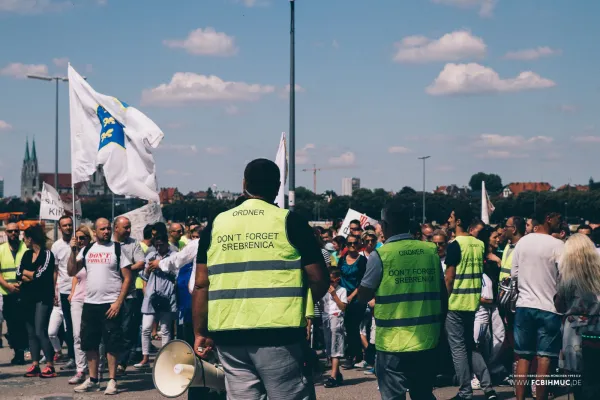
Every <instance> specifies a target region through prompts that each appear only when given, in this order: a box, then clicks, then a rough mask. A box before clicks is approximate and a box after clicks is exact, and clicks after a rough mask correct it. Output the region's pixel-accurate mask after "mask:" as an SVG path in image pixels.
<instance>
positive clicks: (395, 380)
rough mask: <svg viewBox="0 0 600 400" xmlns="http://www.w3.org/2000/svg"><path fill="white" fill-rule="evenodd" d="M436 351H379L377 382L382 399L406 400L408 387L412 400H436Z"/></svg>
mask: <svg viewBox="0 0 600 400" xmlns="http://www.w3.org/2000/svg"><path fill="white" fill-rule="evenodd" d="M436 355H437V352H436V351H435V349H433V350H425V351H414V352H406V353H386V352H382V351H378V352H377V365H376V367H375V369H376V371H377V382H378V383H379V392H380V394H381V399H382V400H406V392H407V389H409V388H410V398H411V399H413V400H435V396H434V395H433V384H434V381H435V369H434V368H432V365H434V364H435V362H436Z"/></svg>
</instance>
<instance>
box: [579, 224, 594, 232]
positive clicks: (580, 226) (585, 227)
mask: <svg viewBox="0 0 600 400" xmlns="http://www.w3.org/2000/svg"><path fill="white" fill-rule="evenodd" d="M583 229H589V230H590V232H591V231H592V227H591V226H589V225H587V224H581V225H579V226H578V227H577V232H579V231H580V230H583Z"/></svg>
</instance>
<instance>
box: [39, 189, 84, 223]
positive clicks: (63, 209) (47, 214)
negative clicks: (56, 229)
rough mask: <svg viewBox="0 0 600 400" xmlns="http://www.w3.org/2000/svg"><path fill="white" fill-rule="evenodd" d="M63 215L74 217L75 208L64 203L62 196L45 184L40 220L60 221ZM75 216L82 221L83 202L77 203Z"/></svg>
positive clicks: (41, 200)
mask: <svg viewBox="0 0 600 400" xmlns="http://www.w3.org/2000/svg"><path fill="white" fill-rule="evenodd" d="M63 215H73V206H72V205H71V204H68V203H64V202H63V201H62V199H61V198H60V195H59V194H58V192H57V191H56V189H54V188H53V187H52V186H50V185H48V184H47V183H46V182H44V184H43V186H42V195H41V197H40V219H46V220H51V221H58V220H59V219H60V217H62V216H63ZM75 216H76V219H77V221H80V220H81V202H80V201H79V200H77V201H76V202H75Z"/></svg>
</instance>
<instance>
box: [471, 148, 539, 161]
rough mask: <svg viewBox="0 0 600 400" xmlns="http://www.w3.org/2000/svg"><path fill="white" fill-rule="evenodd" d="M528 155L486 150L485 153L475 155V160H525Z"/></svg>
mask: <svg viewBox="0 0 600 400" xmlns="http://www.w3.org/2000/svg"><path fill="white" fill-rule="evenodd" d="M527 157H529V155H528V154H521V153H515V152H512V151H508V150H487V151H486V152H485V153H480V154H477V158H497V159H507V158H527Z"/></svg>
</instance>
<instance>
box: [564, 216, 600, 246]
mask: <svg viewBox="0 0 600 400" xmlns="http://www.w3.org/2000/svg"><path fill="white" fill-rule="evenodd" d="M597 229H598V228H596V229H594V230H593V231H592V237H593V235H594V232H595V231H596V230H597ZM560 230H561V231H564V232H565V239H568V238H569V236H571V228H570V227H569V223H568V222H567V221H563V222H562V224H560ZM596 234H598V233H596ZM594 243H596V241H594Z"/></svg>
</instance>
